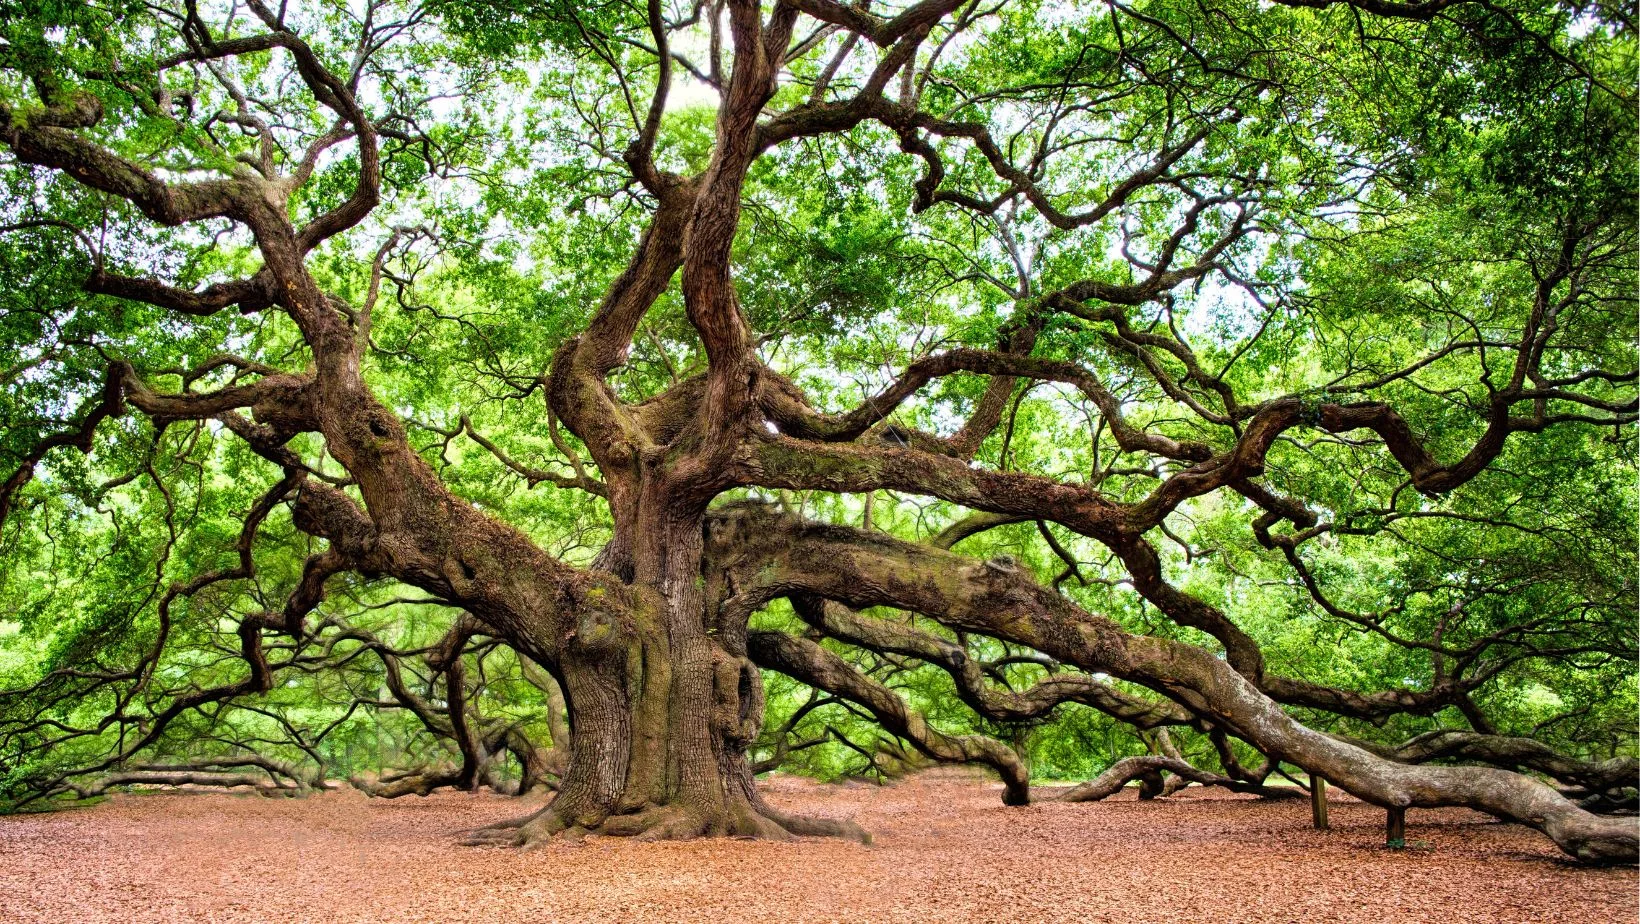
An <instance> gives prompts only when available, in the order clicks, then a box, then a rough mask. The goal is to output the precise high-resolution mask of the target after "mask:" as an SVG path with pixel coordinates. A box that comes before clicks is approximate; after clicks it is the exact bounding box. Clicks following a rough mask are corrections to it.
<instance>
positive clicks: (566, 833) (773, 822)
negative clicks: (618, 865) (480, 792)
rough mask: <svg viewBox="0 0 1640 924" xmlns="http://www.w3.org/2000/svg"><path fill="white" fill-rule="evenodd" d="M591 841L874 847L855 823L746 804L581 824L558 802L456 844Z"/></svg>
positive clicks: (651, 810) (671, 808)
mask: <svg viewBox="0 0 1640 924" xmlns="http://www.w3.org/2000/svg"><path fill="white" fill-rule="evenodd" d="M759 802H761V800H759ZM590 836H599V837H629V838H632V839H634V840H637V841H670V840H688V839H690V838H696V837H734V838H746V839H756V840H774V841H789V840H792V839H793V838H796V837H841V838H846V839H849V840H853V841H857V842H859V843H862V844H869V843H871V836H870V835H869V834H867V833H866V832H865V830H864V829H862V828H861V827H860V826H859V825H856V824H855V823H854V822H852V821H847V820H844V819H838V818H821V817H810V816H804V815H791V814H787V813H785V812H781V811H779V810H778V809H775V808H773V807H771V806H768V805H766V804H759V805H756V806H754V805H752V804H750V803H744V802H742V803H739V804H738V805H737V806H735V807H734V808H730V809H725V810H721V811H712V812H707V811H701V810H698V809H692V808H688V807H685V806H681V805H655V804H649V805H644V806H642V807H641V808H639V809H637V810H636V811H632V812H623V813H620V814H614V815H607V816H604V817H603V818H600V819H594V818H587V817H579V818H578V817H576V816H575V815H574V813H573V812H571V811H570V810H568V809H561V808H559V807H558V806H557V804H556V802H555V803H552V804H549V805H547V806H546V807H544V808H542V809H540V810H538V811H535V812H532V813H530V814H528V815H523V816H520V817H518V818H511V819H508V820H506V821H499V822H496V823H494V824H490V825H484V826H482V827H478V828H473V829H470V830H468V831H463V832H461V838H460V840H459V841H458V843H460V844H461V845H462V846H465V847H521V848H526V849H535V848H540V847H545V846H551V845H554V844H557V845H565V846H573V845H577V844H579V843H580V842H581V841H583V840H584V839H586V838H587V837H590Z"/></svg>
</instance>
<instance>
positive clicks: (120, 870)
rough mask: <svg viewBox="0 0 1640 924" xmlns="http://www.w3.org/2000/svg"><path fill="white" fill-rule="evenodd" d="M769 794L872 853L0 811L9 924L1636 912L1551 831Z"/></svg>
mask: <svg viewBox="0 0 1640 924" xmlns="http://www.w3.org/2000/svg"><path fill="white" fill-rule="evenodd" d="M766 789H767V791H768V792H769V794H770V799H771V801H772V802H774V803H776V804H778V805H780V806H782V807H784V808H787V809H795V810H800V811H804V812H810V813H814V814H824V815H832V816H845V817H850V818H853V819H855V820H856V821H858V822H859V823H860V824H862V825H864V826H865V827H866V828H867V829H868V830H870V831H872V832H873V833H874V834H875V836H876V843H875V844H874V845H873V846H870V847H862V846H858V845H855V844H850V843H839V842H831V841H823V840H805V841H801V842H797V843H790V844H776V843H762V842H750V841H739V840H711V841H696V842H689V843H672V844H636V843H631V842H629V841H621V840H594V841H591V842H589V843H588V844H587V845H586V846H582V847H550V848H547V849H544V850H536V851H529V852H519V851H513V850H505V849H494V848H489V849H478V848H465V847H458V846H456V845H455V833H456V832H457V831H458V830H460V829H465V828H470V827H473V826H476V825H480V824H484V823H487V822H491V821H496V820H499V819H503V818H508V817H512V816H514V815H517V814H521V811H520V810H521V809H524V808H527V807H528V805H529V804H521V803H520V802H519V801H517V800H514V799H508V798H505V797H501V796H495V795H469V794H457V793H446V794H441V795H435V796H432V797H429V798H425V799H419V798H416V797H414V796H412V797H407V798H404V799H398V800H394V801H385V800H370V799H367V798H365V797H364V796H362V795H359V794H357V793H353V792H336V793H328V794H325V795H322V796H315V797H310V798H307V799H293V800H287V799H265V798H261V797H258V796H254V795H242V796H241V795H220V794H206V793H164V794H130V795H123V796H118V797H115V798H114V799H112V800H110V801H108V802H106V803H104V804H101V805H97V806H94V807H91V808H86V809H79V810H74V811H67V812H59V813H55V814H51V815H34V816H23V817H10V818H0V920H3V921H6V922H14V921H15V922H22V921H39V922H51V924H68V922H86V924H92V922H106V921H120V922H150V921H154V922H157V921H188V922H194V921H212V922H230V921H232V922H249V921H255V922H310V921H311V922H341V921H356V922H401V921H403V922H409V921H418V922H419V921H427V922H454V921H483V922H492V921H493V922H509V924H511V922H519V924H523V922H550V921H566V922H569V921H574V922H583V921H611V922H614V921H620V922H629V921H630V922H661V921H706V920H710V921H713V922H728V921H757V922H760V924H781V922H793V924H795V922H845V921H860V922H864V921H905V922H938V924H959V922H969V921H975V922H982V921H998V922H1002V921H1006V922H1010V924H1015V922H1035V921H1077V922H1096V921H1111V922H1164V921H1180V922H1198V921H1199V922H1215V924H1217V922H1242V921H1249V922H1251V921H1282V922H1348V921H1361V922H1372V924H1386V922H1395V921H1440V922H1443V924H1444V922H1453V924H1456V922H1463V924H1482V922H1498V921H1517V922H1560V921H1631V922H1632V921H1635V920H1636V918H1637V907H1636V877H1635V871H1634V870H1633V869H1617V870H1612V869H1607V870H1595V869H1581V868H1578V867H1576V866H1573V865H1571V864H1570V863H1567V862H1564V861H1563V860H1561V859H1560V857H1559V854H1558V853H1557V851H1556V850H1555V849H1554V847H1553V845H1551V844H1550V843H1549V842H1548V840H1546V839H1545V838H1543V837H1542V836H1541V835H1538V834H1537V833H1535V832H1533V831H1530V830H1527V829H1524V828H1520V827H1516V826H1512V825H1502V824H1497V823H1493V822H1491V821H1490V820H1488V819H1486V818H1484V817H1482V816H1479V815H1475V814H1473V813H1470V812H1466V811H1458V810H1451V811H1414V812H1411V813H1409V817H1408V819H1407V822H1408V823H1407V838H1408V840H1409V842H1410V843H1411V845H1412V846H1411V849H1408V850H1406V851H1401V852H1391V851H1388V850H1385V849H1384V848H1383V847H1382V846H1381V843H1382V839H1383V828H1382V824H1383V813H1382V812H1381V811H1379V810H1376V809H1374V808H1372V807H1371V806H1366V805H1361V804H1359V803H1350V802H1343V801H1337V800H1335V802H1334V804H1333V807H1332V818H1333V825H1334V827H1333V830H1332V831H1331V832H1330V833H1325V834H1323V833H1318V832H1315V831H1312V830H1310V827H1309V808H1308V803H1306V802H1302V801H1300V802H1297V803H1293V804H1271V803H1260V802H1256V801H1252V800H1250V799H1246V798H1240V797H1233V796H1224V795H1218V794H1213V793H1207V792H1202V791H1199V790H1187V792H1186V793H1185V794H1181V795H1180V796H1177V797H1175V798H1173V799H1170V800H1166V801H1159V802H1145V803H1141V802H1138V801H1135V800H1134V798H1133V795H1132V791H1131V790H1130V791H1129V792H1128V793H1124V794H1123V795H1121V796H1119V797H1117V798H1116V799H1113V800H1111V801H1108V802H1104V803H1095V804H1080V805H1070V804H1063V803H1060V804H1056V803H1053V802H1039V803H1037V804H1035V805H1032V806H1030V807H1027V808H1022V809H1018V808H1014V809H1011V808H1006V807H1004V806H1003V805H1002V804H1001V802H1000V801H999V799H998V792H997V788H996V786H995V784H988V783H985V782H983V781H977V780H975V779H973V778H969V777H964V776H961V775H956V774H951V773H933V774H925V775H924V776H921V777H918V778H915V779H913V780H910V781H907V782H903V783H900V784H897V785H893V786H887V787H878V786H874V785H868V784H855V785H848V786H822V785H818V784H813V783H809V782H805V781H800V780H794V779H779V780H773V781H770V782H769V783H768V784H767V786H766Z"/></svg>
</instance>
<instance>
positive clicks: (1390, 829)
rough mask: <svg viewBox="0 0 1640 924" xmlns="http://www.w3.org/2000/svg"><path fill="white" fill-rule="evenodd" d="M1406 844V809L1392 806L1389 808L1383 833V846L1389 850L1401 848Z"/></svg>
mask: <svg viewBox="0 0 1640 924" xmlns="http://www.w3.org/2000/svg"><path fill="white" fill-rule="evenodd" d="M1406 845H1407V810H1406V809H1404V808H1400V807H1398V806H1397V807H1392V808H1391V809H1390V810H1389V819H1388V824H1387V826H1386V830H1385V833H1384V846H1386V847H1388V848H1389V849H1391V850H1401V849H1403V848H1405V847H1406Z"/></svg>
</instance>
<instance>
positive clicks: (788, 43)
mask: <svg viewBox="0 0 1640 924" xmlns="http://www.w3.org/2000/svg"><path fill="white" fill-rule="evenodd" d="M1635 50H1636V31H1635V24H1634V20H1633V18H1632V11H1631V10H1630V9H1628V8H1627V7H1626V6H1623V5H1611V4H1604V3H1596V4H1585V5H1579V4H1572V3H1568V2H1552V0H1413V2H1399V0H1276V2H1270V0H1139V2H1132V3H1125V2H1118V0H1106V2H1092V0H1089V2H1080V0H1073V2H1054V3H1044V2H1031V0H920V2H916V3H904V2H891V3H886V4H885V3H871V2H859V3H853V4H846V3H843V2H838V0H767V2H764V3H761V4H760V3H759V2H757V0H714V2H706V0H696V2H692V3H691V2H685V0H648V2H647V3H646V4H645V3H635V2H626V0H607V2H597V3H588V4H575V3H561V2H558V0H527V2H524V0H482V2H455V0H429V2H425V3H404V2H399V0H314V2H311V3H303V4H280V5H277V6H274V5H271V4H269V3H267V2H265V0H245V2H243V3H240V2H235V3H231V4H230V3H196V2H193V0H185V2H181V3H170V2H168V0H158V2H128V0H98V2H80V0H55V2H44V3H43V2H27V3H17V2H15V0H0V183H4V192H3V199H0V230H3V232H4V233H3V234H0V385H3V388H0V806H3V807H7V808H11V809H16V810H25V809H31V808H40V807H44V806H48V805H55V804H59V803H62V802H65V801H72V800H74V799H85V798H89V797H92V796H95V795H98V794H100V793H102V792H105V791H107V790H108V789H109V788H110V787H114V786H122V785H131V784H142V783H202V784H209V785H259V786H262V787H264V788H268V789H273V790H279V791H292V792H297V791H304V790H307V789H312V788H315V787H319V786H323V785H325V783H326V781H327V780H331V779H338V778H352V779H353V780H354V781H355V783H356V785H359V786H360V787H361V788H364V789H366V790H367V791H370V792H372V793H375V794H377V795H382V796H395V795H403V794H406V793H412V792H420V793H423V794H425V793H426V792H428V791H430V790H431V789H433V788H437V787H441V786H459V787H469V788H470V787H474V786H479V785H489V786H494V787H496V788H498V789H506V790H511V791H519V792H527V791H530V790H532V789H537V788H540V787H547V788H550V789H552V790H554V791H555V793H556V795H555V797H554V798H553V800H552V802H551V803H550V805H549V806H548V807H547V808H546V809H544V810H542V811H541V812H540V813H537V814H535V815H533V816H531V817H529V818H526V819H520V820H519V821H518V822H517V823H513V824H510V825H507V826H501V827H498V828H497V829H495V830H493V831H491V832H488V833H487V834H486V835H484V838H481V839H494V840H501V841H504V842H509V843H523V842H526V841H530V840H534V839H538V838H546V837H576V836H580V835H582V834H585V833H589V832H592V833H600V834H617V835H619V834H631V835H640V836H645V837H673V836H678V837H687V836H695V835H702V834H751V835H757V836H767V837H785V836H790V835H794V834H840V835H849V836H861V835H863V834H864V832H860V831H858V830H857V829H855V828H853V826H852V825H849V824H847V823H842V822H837V821H829V820H824V819H809V818H795V817H792V816H789V815H785V814H783V813H781V812H779V811H778V810H776V809H774V808H773V807H771V806H769V805H767V804H766V803H765V802H764V801H763V800H762V799H761V798H760V797H759V796H758V794H757V789H756V784H755V777H756V776H757V775H758V774H761V773H765V772H768V771H771V770H776V769H782V768H784V769H785V770H787V771H795V772H804V773H810V774H815V775H819V776H823V777H835V776H843V775H858V774H867V775H871V774H875V775H879V776H880V775H885V774H888V775H891V774H894V773H897V772H902V771H904V770H905V769H908V768H912V767H915V766H920V765H922V764H924V763H927V762H929V761H942V762H958V763H976V764H981V765H984V766H987V767H989V768H991V769H992V770H993V771H995V772H996V773H997V774H998V775H999V776H1000V777H1001V778H1002V780H1003V782H1004V783H1005V788H1004V794H1005V795H1004V798H1005V800H1006V801H1008V802H1010V803H1023V802H1025V801H1027V800H1028V799H1029V798H1030V786H1031V783H1032V781H1033V780H1041V779H1076V780H1084V779H1087V778H1090V777H1094V776H1098V775H1099V774H1101V773H1102V772H1105V771H1107V770H1108V771H1110V772H1109V773H1106V774H1105V775H1104V776H1101V777H1100V779H1099V780H1098V781H1095V783H1096V784H1097V785H1093V788H1092V789H1091V790H1087V791H1086V792H1083V793H1082V795H1084V796H1086V797H1090V798H1092V797H1100V796H1102V795H1104V794H1107V793H1108V792H1109V791H1111V790H1112V787H1113V786H1117V785H1120V784H1121V783H1123V782H1126V781H1127V779H1129V778H1131V777H1135V776H1138V777H1143V778H1144V780H1145V792H1146V794H1147V795H1151V794H1155V793H1157V792H1160V791H1167V792H1171V791H1172V790H1173V789H1174V788H1176V787H1177V786H1179V785H1184V784H1187V783H1189V782H1198V783H1209V784H1218V785H1228V786H1231V787H1232V788H1238V789H1240V790H1243V791H1251V792H1257V793H1260V794H1263V795H1266V796H1270V797H1280V796H1282V795H1288V794H1291V792H1292V791H1293V790H1291V789H1283V788H1282V787H1277V786H1275V785H1273V784H1274V783H1275V781H1276V780H1278V779H1280V778H1283V777H1286V778H1289V779H1291V780H1293V781H1294V782H1299V783H1305V782H1306V781H1307V780H1310V779H1318V778H1324V779H1327V780H1330V781H1331V782H1333V783H1334V784H1335V785H1338V786H1340V787H1342V788H1344V789H1346V790H1348V791H1349V792H1351V793H1353V794H1355V795H1357V796H1359V797H1361V798H1363V799H1365V800H1367V801H1370V802H1374V803H1376V804H1380V805H1383V806H1386V807H1388V808H1391V809H1402V808H1405V807H1408V806H1414V807H1416V806H1437V805H1465V806H1470V807H1473V808H1477V809H1480V810H1482V811H1486V812H1489V813H1491V814H1494V815H1496V816H1498V817H1501V818H1505V819H1509V820H1513V821H1518V822H1521V823H1524V824H1528V825H1532V826H1533V827H1536V828H1539V829H1541V830H1542V831H1543V832H1544V833H1545V834H1546V835H1547V836H1549V837H1550V838H1552V839H1553V840H1554V841H1555V842H1556V843H1557V844H1558V845H1560V847H1561V848H1562V849H1564V850H1565V851H1567V852H1568V853H1569V854H1571V855H1573V856H1576V857H1578V858H1580V859H1583V860H1586V861H1590V862H1633V861H1634V860H1635V855H1636V843H1637V828H1636V825H1635V824H1634V822H1633V820H1632V819H1628V818H1624V817H1622V816H1621V815H1614V814H1612V813H1613V812H1620V811H1622V810H1624V809H1625V808H1629V807H1632V805H1633V802H1634V798H1635V786H1636V762H1635V753H1636V740H1635V738H1636V729H1635V714H1636V708H1637V686H1636V665H1635V659H1636V645H1637V638H1636V623H1635V612H1636V607H1637V605H1640V596H1637V594H1640V591H1637V586H1636V573H1637V567H1640V563H1637V561H1636V502H1637V498H1636V480H1635V478H1636V472H1635V452H1636V442H1635V432H1636V431H1635V422H1636V408H1637V403H1636V378H1637V372H1636V337H1637V330H1636V310H1637V305H1636V297H1635V293H1636V287H1637V284H1640V274H1637V267H1636V258H1637V246H1636V245H1637V242H1636V197H1637V194H1640V177H1637V167H1636V158H1635V146H1636V122H1635V103H1636V78H1635V71H1636V57H1635ZM1140 755H1144V756H1145V759H1144V760H1141V761H1138V762H1137V763H1135V762H1133V761H1126V762H1123V761H1121V760H1120V759H1121V758H1125V757H1136V756H1140ZM1161 772H1166V773H1167V774H1169V775H1170V777H1171V778H1170V779H1168V780H1166V782H1165V783H1164V781H1163V779H1162V777H1161V776H1160V775H1159V773H1161ZM1112 774H1114V776H1113V775H1112ZM1301 778H1302V779H1301ZM1090 785H1092V784H1090ZM1158 787H1160V788H1158Z"/></svg>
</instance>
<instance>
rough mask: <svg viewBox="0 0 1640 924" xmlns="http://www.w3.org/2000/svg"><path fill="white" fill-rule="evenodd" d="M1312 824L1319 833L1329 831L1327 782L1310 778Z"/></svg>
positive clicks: (1315, 777) (1317, 778)
mask: <svg viewBox="0 0 1640 924" xmlns="http://www.w3.org/2000/svg"><path fill="white" fill-rule="evenodd" d="M1310 823H1311V824H1312V825H1314V826H1315V829H1316V830H1317V831H1325V830H1327V781H1326V780H1324V779H1322V778H1321V777H1319V776H1314V775H1312V776H1311V777H1310Z"/></svg>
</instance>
